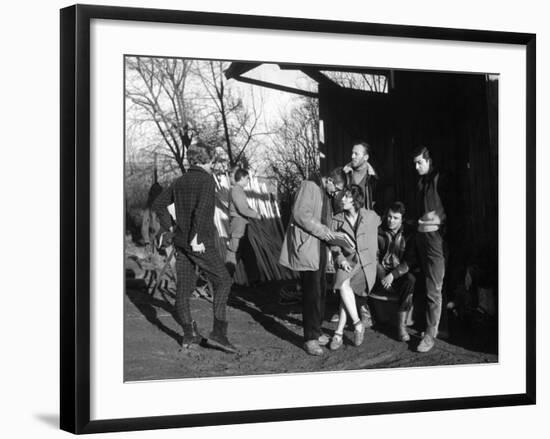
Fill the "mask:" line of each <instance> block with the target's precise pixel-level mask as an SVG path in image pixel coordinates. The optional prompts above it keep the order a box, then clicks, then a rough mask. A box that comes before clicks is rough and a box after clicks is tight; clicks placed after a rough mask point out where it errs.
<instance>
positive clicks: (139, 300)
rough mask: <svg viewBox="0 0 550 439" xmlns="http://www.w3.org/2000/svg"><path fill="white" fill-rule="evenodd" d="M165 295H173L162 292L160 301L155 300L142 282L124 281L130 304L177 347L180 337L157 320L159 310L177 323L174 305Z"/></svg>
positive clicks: (138, 280) (134, 280)
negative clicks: (172, 340)
mask: <svg viewBox="0 0 550 439" xmlns="http://www.w3.org/2000/svg"><path fill="white" fill-rule="evenodd" d="M157 294H158V293H157ZM166 294H168V295H171V296H172V295H173V294H172V293H170V292H166V291H163V292H162V293H161V296H162V299H157V298H156V297H154V296H152V295H151V294H150V293H149V291H148V289H147V285H146V283H145V282H144V281H143V280H141V279H126V295H127V296H128V299H129V300H130V302H132V303H133V304H134V305H135V307H136V308H137V309H138V310H139V311H140V312H141V313H142V314H143V316H144V317H145V318H146V319H147V321H148V322H149V323H151V324H153V325H154V326H156V327H157V328H158V329H160V330H161V331H162V332H164V333H165V334H166V335H168V336H170V337H171V338H173V339H174V340H175V341H176V343H177V344H178V345H181V343H182V336H181V335H180V334H178V333H177V332H176V331H174V330H173V329H171V328H169V327H167V326H166V325H165V324H163V323H162V321H161V320H160V319H159V318H158V314H157V309H161V310H164V311H166V312H168V313H169V314H171V315H172V317H173V318H174V320H175V321H177V316H176V310H175V308H174V305H172V304H171V303H170V302H169V301H168V300H167V296H166Z"/></svg>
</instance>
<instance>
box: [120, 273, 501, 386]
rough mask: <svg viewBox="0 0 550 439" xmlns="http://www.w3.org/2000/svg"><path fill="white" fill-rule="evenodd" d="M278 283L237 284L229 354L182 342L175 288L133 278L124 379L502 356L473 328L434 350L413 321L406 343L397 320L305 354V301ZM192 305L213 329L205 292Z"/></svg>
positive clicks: (204, 329) (205, 328)
mask: <svg viewBox="0 0 550 439" xmlns="http://www.w3.org/2000/svg"><path fill="white" fill-rule="evenodd" d="M280 287H281V285H280V284H276V283H271V284H265V285H262V286H259V287H257V288H251V287H247V288H244V287H237V288H234V289H233V290H232V292H231V295H230V299H229V306H228V320H229V332H228V337H229V339H230V340H231V342H232V343H233V344H235V345H236V346H237V347H238V348H239V350H240V352H239V353H238V354H227V353H224V352H222V351H219V350H216V349H212V348H208V347H204V346H193V347H192V348H190V349H182V348H181V347H180V341H181V329H180V327H179V325H177V324H176V322H175V320H174V307H173V301H174V300H173V299H174V297H173V293H171V292H170V291H167V292H165V293H164V295H162V294H161V293H160V292H159V291H157V292H156V293H155V295H154V296H151V295H150V293H148V292H147V289H146V288H145V284H144V282H143V281H142V280H128V281H127V290H126V294H125V306H124V312H125V316H124V325H125V326H124V377H125V381H141V380H159V379H177V378H189V377H210V376H239V375H241V376H242V375H259V374H272V373H276V374H279V373H297V372H313V371H335V370H350V369H369V368H387V367H417V366H431V365H453V364H471V363H492V362H496V361H498V356H497V354H496V352H491V349H487V348H484V347H481V348H480V346H476V343H472V342H473V341H475V337H473V336H472V335H471V334H469V335H468V334H466V335H467V336H463V337H459V336H453V337H451V338H450V339H448V340H439V339H438V340H437V341H436V345H435V347H434V348H433V349H432V350H431V351H430V352H428V353H425V354H420V353H417V352H415V347H416V345H417V344H418V342H419V341H420V338H419V334H418V332H417V331H415V330H414V329H412V328H411V335H412V337H411V341H410V342H409V343H403V342H398V341H396V340H395V339H394V338H393V328H391V327H384V326H382V327H380V325H379V326H378V327H375V328H373V329H368V330H367V331H366V334H365V341H364V342H363V344H362V345H361V346H360V347H355V346H353V345H352V344H351V341H350V340H351V337H352V336H353V332H352V331H351V330H347V331H346V333H345V335H344V346H343V347H342V348H340V349H339V350H338V351H330V350H328V349H326V352H325V355H323V356H322V357H313V356H310V355H307V354H306V353H305V351H304V350H303V349H302V343H303V339H302V323H301V317H302V316H301V311H300V305H299V304H281V303H280V300H279V294H278V291H279V289H280ZM333 300H334V299H333V298H330V300H329V302H328V306H327V317H330V316H329V315H328V314H330V313H332V311H334V307H332V304H333ZM191 307H192V312H193V318H194V319H195V320H196V321H197V324H198V327H199V331H200V332H201V333H202V334H203V335H208V333H209V332H210V329H211V327H212V305H211V303H210V302H209V301H208V299H207V298H204V297H196V298H195V297H194V298H193V299H192V302H191ZM335 328H336V323H331V322H327V321H326V322H325V323H324V324H323V330H324V331H325V332H326V333H327V334H328V335H332V334H333V332H334V329H335ZM455 332H456V331H455ZM463 335H464V334H463ZM465 340H466V341H469V343H466V342H465ZM468 345H470V346H468ZM493 351H494V349H493Z"/></svg>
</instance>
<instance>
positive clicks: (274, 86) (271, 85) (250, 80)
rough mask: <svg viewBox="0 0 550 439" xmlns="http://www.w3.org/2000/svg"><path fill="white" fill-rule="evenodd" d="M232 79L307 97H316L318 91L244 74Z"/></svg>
mask: <svg viewBox="0 0 550 439" xmlns="http://www.w3.org/2000/svg"><path fill="white" fill-rule="evenodd" d="M232 79H235V80H236V81H240V82H245V83H247V84H252V85H258V86H260V87H267V88H272V89H274V90H279V91H284V92H287V93H294V94H298V95H302V96H307V97H310V98H318V97H319V94H318V93H315V92H312V91H307V90H300V89H299V88H293V87H286V86H284V85H280V84H274V83H272V82H267V81H261V80H259V79H253V78H247V77H246V76H235V77H233V78H232Z"/></svg>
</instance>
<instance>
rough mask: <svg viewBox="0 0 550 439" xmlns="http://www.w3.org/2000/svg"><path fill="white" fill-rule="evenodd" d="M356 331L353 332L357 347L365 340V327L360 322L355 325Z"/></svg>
mask: <svg viewBox="0 0 550 439" xmlns="http://www.w3.org/2000/svg"><path fill="white" fill-rule="evenodd" d="M354 326H355V330H354V331H353V344H354V345H355V346H361V344H362V343H363V340H364V338H365V326H364V325H363V323H361V322H360V321H359V322H358V323H355V324H354Z"/></svg>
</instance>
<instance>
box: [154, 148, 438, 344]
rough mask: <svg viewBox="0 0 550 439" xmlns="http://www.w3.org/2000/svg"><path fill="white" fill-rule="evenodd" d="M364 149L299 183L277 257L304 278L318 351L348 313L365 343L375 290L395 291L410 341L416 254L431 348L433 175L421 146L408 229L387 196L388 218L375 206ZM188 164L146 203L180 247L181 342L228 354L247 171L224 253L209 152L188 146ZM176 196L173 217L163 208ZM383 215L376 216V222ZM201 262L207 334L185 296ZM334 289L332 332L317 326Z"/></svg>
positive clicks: (401, 333) (310, 337)
mask: <svg viewBox="0 0 550 439" xmlns="http://www.w3.org/2000/svg"><path fill="white" fill-rule="evenodd" d="M369 154H370V147H369V145H368V144H367V143H365V142H356V143H355V144H354V145H353V148H352V156H351V162H350V163H349V164H347V165H346V166H344V167H339V168H336V169H334V170H333V171H332V172H330V174H329V175H326V176H324V177H321V178H320V179H318V181H312V180H306V181H304V182H302V184H301V186H300V188H299V190H298V192H297V194H296V197H295V201H294V205H293V208H292V217H291V220H290V224H289V226H288V228H287V232H286V235H285V239H284V242H283V247H282V250H281V255H280V258H279V263H280V264H281V265H283V266H285V267H288V268H289V269H291V270H293V271H296V272H299V273H300V278H301V287H302V288H301V290H302V296H303V299H302V307H303V328H304V329H303V330H304V349H305V351H306V352H307V353H308V354H311V355H323V353H324V350H323V346H326V345H328V347H329V348H330V349H332V350H335V349H338V348H339V347H341V346H342V344H343V337H344V329H345V325H346V323H347V321H348V317H349V319H350V321H351V323H352V324H353V328H354V332H353V344H354V345H355V346H359V345H361V343H362V342H363V339H364V335H365V328H366V326H367V325H368V322H367V318H368V316H369V313H368V311H367V310H368V307H367V304H366V299H367V297H368V296H369V294H371V293H372V292H373V291H376V289H377V288H383V289H385V290H388V291H393V292H395V293H396V294H397V295H398V297H399V313H398V334H397V336H398V338H399V339H400V340H403V341H407V340H409V334H408V333H407V329H406V326H405V322H406V317H407V312H408V310H409V309H410V307H411V305H412V294H413V291H414V286H415V277H414V276H413V275H412V273H411V270H410V267H411V265H412V264H413V261H414V260H415V259H416V257H415V256H414V255H418V260H419V261H420V265H421V268H422V272H423V274H424V277H425V281H426V298H427V307H426V322H427V323H426V330H425V332H424V335H423V337H422V340H421V341H420V344H419V345H418V347H417V349H418V351H420V352H427V351H429V350H430V349H431V348H432V347H433V345H434V340H435V338H436V336H437V328H438V324H439V319H440V315H441V305H442V284H443V277H444V270H445V261H444V254H443V238H442V236H443V234H442V232H443V228H444V226H445V223H446V216H445V210H444V207H443V201H442V199H443V198H444V197H443V196H442V193H441V191H440V178H439V173H438V172H437V171H436V170H435V168H434V167H433V164H432V159H431V157H430V153H429V151H428V149H427V148H421V149H419V150H417V151H416V152H415V153H414V154H413V160H412V163H413V164H414V166H415V169H416V171H417V172H418V174H419V176H420V179H419V182H418V186H417V193H418V203H419V207H420V208H421V211H422V212H423V214H422V215H421V216H420V218H418V221H417V230H416V232H415V233H410V232H409V231H408V230H406V229H405V226H404V222H403V219H404V216H405V206H404V205H403V203H401V202H395V203H393V204H391V205H390V206H389V207H388V209H387V211H386V214H385V215H384V221H381V220H380V217H379V216H378V214H377V213H376V212H375V211H374V210H373V205H374V200H373V194H374V186H375V183H376V179H377V175H376V173H375V171H374V169H373V167H372V166H371V165H370V163H369V161H368V160H369ZM187 159H188V161H189V168H188V169H187V171H186V172H185V173H184V174H183V175H182V176H181V177H179V178H178V179H177V180H176V181H175V182H174V183H173V184H172V185H171V186H170V187H168V188H166V189H165V190H163V191H162V193H161V194H160V195H158V196H157V197H156V199H155V201H154V202H153V203H152V207H151V209H152V211H154V212H155V213H156V214H157V216H158V220H159V222H160V225H161V227H162V229H163V230H165V231H166V233H164V235H163V239H164V240H165V242H170V243H173V245H174V247H175V249H176V275H177V286H176V301H175V308H176V315H177V318H178V320H179V323H180V324H181V326H182V328H183V336H182V346H184V347H188V346H191V345H193V344H199V343H201V342H202V341H203V340H205V341H206V343H207V344H208V345H210V346H213V347H216V348H219V349H222V350H223V351H226V352H229V353H235V352H238V349H237V348H236V347H235V346H234V345H233V344H232V343H231V342H230V341H229V339H228V336H227V331H228V322H227V312H226V307H227V300H228V296H229V292H230V289H231V285H232V275H233V273H234V268H235V265H236V263H237V254H238V249H239V244H240V241H241V238H242V237H243V236H244V235H245V231H246V227H247V224H248V221H249V220H250V219H258V218H259V214H258V213H257V212H255V211H254V210H252V209H250V207H249V206H248V204H247V201H246V195H245V192H244V187H245V186H246V185H247V182H248V172H247V171H246V170H244V169H236V170H235V171H234V173H233V182H232V183H233V186H232V189H231V197H230V218H231V222H230V240H229V243H228V248H227V258H226V260H225V261H224V260H223V259H222V258H221V257H220V255H219V253H218V251H217V249H216V244H215V239H216V238H215V237H216V236H217V233H216V229H215V225H214V221H213V218H214V209H215V182H214V179H213V177H212V175H211V172H212V164H213V162H214V157H213V155H212V153H211V152H210V151H208V150H207V149H206V148H202V147H190V148H189V149H188V153H187ZM172 204H174V206H175V218H173V217H172V216H171V215H170V213H169V211H168V206H170V205H172ZM381 223H382V224H381ZM329 261H332V262H333V263H334V265H335V275H334V279H333V284H332V285H327V276H326V273H327V264H328V262H329ZM198 270H201V271H202V272H203V274H205V275H206V277H207V278H208V280H209V281H210V283H211V285H212V289H213V292H212V293H213V314H214V320H213V328H212V331H211V332H210V334H209V335H208V337H203V336H202V335H201V334H200V332H199V329H198V327H197V324H196V322H195V321H194V320H193V318H192V315H191V309H190V298H191V295H192V292H193V290H194V288H195V285H196V281H197V276H198V275H197V271H198ZM329 288H332V289H334V290H337V291H339V295H340V305H339V310H338V318H337V320H338V325H337V328H336V331H335V332H334V335H333V336H332V338H330V337H328V336H327V335H326V334H323V333H322V331H321V325H322V321H323V318H324V315H325V302H326V300H325V299H326V292H327V289H329Z"/></svg>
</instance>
